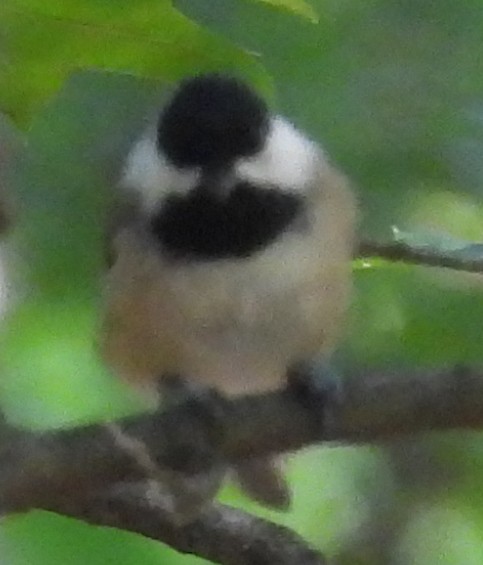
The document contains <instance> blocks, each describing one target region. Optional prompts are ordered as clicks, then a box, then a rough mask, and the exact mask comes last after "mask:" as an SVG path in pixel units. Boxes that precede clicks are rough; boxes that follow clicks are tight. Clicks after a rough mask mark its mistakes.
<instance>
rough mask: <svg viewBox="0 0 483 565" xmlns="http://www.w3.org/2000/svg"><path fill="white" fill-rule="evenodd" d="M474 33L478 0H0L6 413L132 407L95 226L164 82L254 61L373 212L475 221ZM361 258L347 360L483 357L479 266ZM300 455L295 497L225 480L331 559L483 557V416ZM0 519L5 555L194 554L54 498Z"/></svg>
mask: <svg viewBox="0 0 483 565" xmlns="http://www.w3.org/2000/svg"><path fill="white" fill-rule="evenodd" d="M317 19H318V22H319V23H315V21H316V20H317ZM482 52H483V3H482V2H481V0H461V1H460V2H457V3H456V2H452V1H450V0H426V1H424V2H421V1H420V0H366V1H365V2H360V1H358V0H312V1H311V2H303V1H301V0H283V1H282V0H280V1H278V2H277V1H275V0H271V1H269V0H265V1H261V2H255V1H246V0H178V1H176V2H174V5H173V4H172V3H171V2H169V1H167V0H156V1H155V0H129V1H128V0H117V1H116V2H112V1H111V0H69V1H66V0H42V1H41V0H3V1H2V3H1V5H0V112H2V113H3V118H2V121H1V122H0V126H2V127H0V133H1V134H2V136H3V137H2V139H1V140H0V143H6V141H5V140H7V137H8V136H7V133H6V132H7V129H8V130H9V132H10V134H9V136H10V137H11V138H13V137H16V138H17V143H16V144H14V145H15V147H16V154H17V157H16V159H15V160H14V161H13V162H12V166H11V167H10V185H11V190H12V192H13V194H14V196H15V200H16V203H17V218H18V227H17V229H16V230H15V232H14V236H13V241H12V243H10V244H9V246H8V247H6V248H5V249H4V256H5V261H4V262H5V263H6V266H7V268H8V269H7V271H8V281H9V285H8V287H7V290H8V297H9V304H8V305H9V306H10V310H11V311H10V313H9V315H8V316H7V318H6V319H5V321H4V331H3V337H2V343H1V351H2V380H1V382H0V401H1V404H2V407H3V409H4V410H5V411H6V412H7V414H8V416H9V417H10V419H11V420H13V421H15V422H17V423H18V424H21V425H25V426H31V427H36V428H44V427H52V426H66V425H74V424H76V423H78V422H85V421H95V420H99V419H105V418H110V417H113V416H116V415H120V414H126V413H129V412H132V411H134V410H139V409H140V408H141V401H139V402H134V401H133V400H132V398H130V397H131V394H130V392H129V391H126V390H125V389H124V388H123V386H122V385H121V384H119V383H118V382H117V381H115V379H112V378H111V377H110V375H108V374H107V372H106V370H105V369H104V368H103V367H102V366H101V365H100V363H99V361H98V360H97V357H96V351H95V333H96V324H97V317H98V311H99V308H100V307H101V304H102V299H101V288H102V284H101V273H102V226H103V221H104V216H105V214H106V204H107V202H108V201H109V195H110V190H109V189H110V187H112V184H113V181H114V180H115V179H116V177H117V174H118V171H119V166H120V162H121V160H122V157H123V155H124V154H125V151H126V148H127V147H128V145H129V142H130V141H131V140H132V138H133V136H136V135H137V133H138V132H139V131H140V129H141V128H142V127H143V124H144V122H145V120H146V119H148V118H149V116H151V115H152V113H153V112H155V111H156V109H157V108H158V107H159V104H160V103H161V101H162V99H163V96H164V93H165V88H166V83H170V82H172V81H174V80H176V79H178V78H179V77H181V76H184V75H186V74H189V73H194V72H199V71H204V70H208V69H217V70H230V71H232V72H236V73H238V74H240V75H242V76H244V77H246V78H247V79H248V80H250V81H251V82H252V83H253V84H254V85H256V86H257V87H258V88H260V89H261V90H262V91H263V92H264V93H265V94H266V95H267V96H268V97H269V99H271V100H272V102H273V106H274V108H276V109H277V110H279V111H282V112H283V113H284V114H286V115H288V116H289V117H290V118H291V119H293V121H294V122H295V123H297V124H298V125H299V126H300V127H302V128H304V129H306V130H307V131H308V132H309V133H310V134H311V135H312V136H313V137H314V138H316V139H319V140H322V141H323V143H324V146H325V147H326V148H327V150H328V152H329V153H330V155H332V156H333V157H334V159H335V160H336V161H337V162H339V163H340V164H341V165H342V167H343V168H344V169H345V170H346V171H347V172H348V173H349V174H350V176H351V177H352V178H353V179H354V183H355V184H356V185H357V187H358V192H359V199H360V202H361V210H362V212H361V231H362V232H363V233H364V234H369V235H372V236H378V237H384V236H387V237H389V235H390V230H391V226H393V225H397V226H398V227H399V228H400V229H401V230H403V231H404V232H407V233H411V232H416V231H417V232H419V231H421V230H423V231H425V232H430V233H432V232H438V233H439V232H443V233H445V234H448V235H451V236H453V237H459V238H466V239H470V240H473V241H481V240H482V239H483V206H482V196H483V190H482V187H483V58H482V57H481V56H480V54H481V53H482ZM5 116H8V117H9V119H8V120H7V119H5ZM4 123H5V127H3V124H4ZM13 124H15V125H13ZM18 139H21V140H24V141H26V144H24V145H22V146H20V145H19V143H18ZM0 147H1V146H0ZM438 237H439V236H438ZM355 276H356V292H355V298H354V304H353V309H352V316H351V323H350V324H349V332H348V333H349V337H348V339H347V341H346V343H345V344H344V346H343V347H342V348H341V350H340V352H339V354H338V360H339V363H340V366H341V367H342V368H344V370H347V371H350V370H351V369H353V368H355V367H356V368H357V367H361V366H364V367H376V366H377V367H385V366H387V367H391V368H403V367H408V368H410V367H415V366H419V367H421V366H427V367H434V366H440V365H444V364H448V363H475V364H482V362H483V338H482V320H483V285H482V279H481V277H480V276H477V275H468V274H462V273H459V274H456V273H451V272H447V271H441V270H434V269H425V268H421V267H418V268H415V267H409V266H401V265H389V264H387V263H384V262H374V263H372V264H369V265H367V266H365V267H363V268H358V269H357V270H356V271H355ZM290 474H291V477H292V479H293V484H294V488H295V505H294V508H293V510H292V512H290V513H289V514H288V515H283V516H280V515H275V514H273V513H269V512H266V511H261V510H260V509H259V508H257V507H255V506H254V505H252V504H250V503H248V502H247V501H246V500H245V499H243V498H242V497H241V495H239V493H237V492H234V490H232V489H230V488H227V489H226V490H225V491H224V493H223V498H224V499H225V500H228V501H230V502H232V503H235V504H240V505H243V506H245V507H247V508H250V509H251V510H253V511H256V512H259V513H262V514H263V515H266V516H270V517H271V518H273V519H277V520H280V521H282V522H284V523H286V524H288V525H290V526H291V527H293V528H294V529H296V530H297V531H299V532H300V533H301V534H302V535H304V536H305V537H306V538H307V539H309V540H310V541H312V542H313V543H315V544H317V545H318V546H320V547H321V548H323V549H324V550H326V551H328V552H329V553H330V554H331V555H333V556H334V558H335V559H336V561H337V562H338V563H348V564H353V563H360V564H367V565H369V564H370V565H372V564H379V563H380V564H381V565H383V564H386V563H401V564H406V563H407V564H414V563H415V564H419V563H421V564H423V563H428V564H443V565H446V564H451V565H452V564H455V565H456V564H470V565H471V564H473V563H475V564H477V563H481V562H482V560H483V533H482V532H483V527H482V526H483V488H482V487H481V486H480V485H481V484H483V443H482V441H481V436H480V435H479V434H471V435H470V434H447V435H445V436H444V437H437V438H434V437H432V438H429V437H428V438H420V439H418V440H407V441H401V442H399V443H398V444H397V445H392V446H386V447H385V448H379V449H378V448H357V449H355V448H330V449H316V450H311V451H310V452H309V453H307V454H302V455H298V456H297V457H295V458H294V461H293V465H292V466H291V468H290ZM0 535H1V536H2V537H1V543H2V549H4V551H3V552H2V554H4V555H6V559H7V561H8V563H12V564H14V565H27V564H28V565H42V564H44V563H45V564H47V563H48V564H52V563H61V562H63V563H68V564H71V563H73V564H76V563H79V564H80V563H94V564H95V563H99V564H100V563H103V564H104V563H119V564H129V563H137V564H138V563H143V564H144V563H146V564H149V563H153V564H154V563H161V562H162V563H181V562H183V563H197V562H201V560H198V559H196V558H193V557H181V556H178V555H177V554H175V553H174V552H173V551H171V550H170V549H168V548H165V547H163V546H162V545H160V544H157V543H154V542H151V541H148V540H144V539H142V538H140V537H139V536H134V535H131V534H127V533H123V532H116V531H111V530H103V529H96V528H93V527H88V526H86V525H84V524H81V523H77V522H75V521H73V520H69V519H66V518H62V517H59V516H54V515H51V514H48V513H42V512H36V513H31V514H29V515H27V516H18V517H14V518H9V519H8V520H5V521H4V522H3V524H2V530H1V533H0Z"/></svg>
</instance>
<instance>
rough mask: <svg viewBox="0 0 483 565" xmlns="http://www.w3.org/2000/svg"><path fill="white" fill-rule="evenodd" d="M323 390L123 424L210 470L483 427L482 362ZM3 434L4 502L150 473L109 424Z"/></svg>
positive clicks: (180, 463) (180, 461)
mask: <svg viewBox="0 0 483 565" xmlns="http://www.w3.org/2000/svg"><path fill="white" fill-rule="evenodd" d="M313 400H314V402H312V403H311V405H310V406H309V404H308V403H301V402H299V401H298V400H297V398H295V397H294V396H293V395H292V394H290V393H289V392H288V391H281V392H275V393H270V394H265V395H261V396H257V397H250V398H248V397H246V398H238V399H235V400H232V401H229V402H228V401H227V403H226V409H225V410H223V413H222V414H221V415H219V423H220V426H221V428H222V430H223V433H216V434H214V433H213V426H212V424H210V423H209V421H208V420H207V419H206V418H205V417H201V416H200V413H199V412H197V411H196V410H193V407H192V406H191V405H190V403H185V404H184V405H180V406H178V407H175V408H173V409H171V410H169V411H166V412H156V413H153V414H149V415H142V416H139V417H137V418H130V419H127V420H124V421H123V422H121V423H120V424H119V425H120V426H121V428H122V430H123V432H124V433H125V434H126V435H127V437H130V438H133V439H135V440H136V441H138V442H141V444H142V445H143V446H145V448H146V450H147V451H148V452H149V454H150V455H151V457H152V458H153V459H154V460H155V461H156V462H157V463H159V464H160V465H163V466H167V467H170V468H173V469H176V470H178V471H184V472H186V473H197V472H204V471H206V470H207V469H208V468H209V466H210V464H211V462H210V459H211V461H213V457H215V459H216V457H219V456H220V455H221V456H222V457H223V458H224V459H225V460H228V461H230V462H236V461H239V460H243V459H246V458H247V457H258V456H262V455H269V454H276V453H283V452H288V451H293V450H296V449H300V448H302V447H305V446H308V445H311V444H313V443H316V442H323V441H329V442H330V441H337V442H339V443H340V442H344V443H360V442H368V441H372V442H374V441H379V440H387V439H390V438H394V437H398V436H402V435H407V434H414V433H418V432H425V431H429V430H446V429H481V428H483V373H482V372H481V371H470V370H463V369H459V368H456V369H453V370H441V371H434V372H426V373H424V372H419V373H407V374H398V375H389V374H374V373H365V374H362V373H361V374H360V375H357V376H354V377H352V378H350V379H348V380H347V381H346V383H345V386H344V392H343V395H342V397H339V396H336V395H332V396H331V395H328V396H327V398H326V400H325V405H324V403H323V402H322V399H321V398H314V399H313ZM321 414H325V418H324V421H325V425H321V420H322V419H321ZM287 415H290V417H288V416H287ZM0 440H1V441H0V444H1V448H0V508H2V509H3V512H9V511H19V510H26V509H29V508H32V507H38V508H49V507H51V506H49V505H50V504H51V502H52V500H72V499H73V497H75V495H76V493H77V494H78V495H79V496H83V495H84V494H85V492H99V491H100V490H101V489H102V488H104V487H108V486H112V484H114V483H119V482H124V481H138V480H140V479H143V478H145V476H146V474H145V472H144V470H143V469H141V468H140V467H139V465H138V464H137V462H136V461H135V460H134V459H133V458H132V456H130V455H129V454H128V453H127V452H126V451H124V450H123V449H119V446H118V445H117V444H116V442H115V441H114V440H113V436H112V434H111V433H110V432H109V429H108V427H106V426H105V425H95V426H87V427H83V428H77V429H72V430H62V431H55V432H49V433H44V434H37V433H32V432H28V431H19V430H12V429H8V428H7V427H5V426H4V429H3V434H2V436H1V437H0ZM200 446H201V447H200ZM203 446H204V447H203Z"/></svg>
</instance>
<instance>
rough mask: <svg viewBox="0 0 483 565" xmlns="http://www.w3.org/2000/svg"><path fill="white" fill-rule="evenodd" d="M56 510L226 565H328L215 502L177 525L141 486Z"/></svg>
mask: <svg viewBox="0 0 483 565" xmlns="http://www.w3.org/2000/svg"><path fill="white" fill-rule="evenodd" d="M52 510H55V511H57V512H61V513H63V514H67V515H70V516H72V517H74V518H80V519H82V520H85V521H86V522H89V523H92V524H95V525H103V526H110V527H115V528H120V529H124V530H129V531H132V532H137V533H139V534H142V535H143V536H146V537H149V538H152V539H155V540H161V541H163V542H164V543H167V544H168V545H170V546H171V547H173V548H175V549H177V550H178V551H180V552H181V553H189V554H195V555H197V556H199V557H203V558H204V559H208V560H210V561H214V562H216V563H224V564H227V565H247V564H252V563H257V564H258V563H259V564H263V563H266V564H272V563H277V564H278V565H324V563H325V561H324V559H323V558H322V556H321V555H320V554H319V553H317V552H316V551H314V550H312V549H311V548H309V547H308V546H307V543H306V542H305V541H304V540H302V538H300V537H299V536H298V535H297V534H295V533H294V532H292V531H290V530H289V529H287V528H285V527H283V526H280V525H277V524H274V523H272V522H269V521H267V520H263V519H261V518H258V517H255V516H252V515H250V514H247V513H246V512H243V511H242V510H237V509H234V508H230V507H229V506H226V505H223V504H218V503H213V504H212V505H210V506H209V507H208V508H207V509H206V510H204V511H203V513H202V514H201V515H200V516H199V518H198V519H197V520H196V521H195V522H192V523H190V524H188V525H184V526H179V525H174V524H173V522H172V519H171V515H170V513H169V512H167V511H166V510H165V509H163V507H162V504H153V497H152V493H150V492H147V489H146V487H145V485H143V484H122V485H119V486H118V487H116V488H114V489H110V490H109V491H108V492H107V493H106V494H100V495H98V496H88V497H86V498H85V499H84V500H83V501H82V503H80V504H79V503H76V504H74V505H72V504H69V505H68V506H66V505H63V506H62V505H60V506H57V507H53V508H52Z"/></svg>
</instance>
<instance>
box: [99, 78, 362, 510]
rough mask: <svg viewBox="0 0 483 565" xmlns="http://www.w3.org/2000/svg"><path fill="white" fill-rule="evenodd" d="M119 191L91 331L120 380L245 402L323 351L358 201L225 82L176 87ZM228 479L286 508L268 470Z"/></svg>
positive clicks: (315, 151)
mask: <svg viewBox="0 0 483 565" xmlns="http://www.w3.org/2000/svg"><path fill="white" fill-rule="evenodd" d="M120 184H121V189H122V192H123V193H124V194H123V197H124V198H125V199H126V202H127V205H126V206H124V212H125V213H122V214H121V215H120V217H119V218H118V221H117V222H116V226H115V228H114V230H113V237H112V246H111V250H112V253H111V267H110V271H109V275H108V282H107V292H106V301H107V305H106V311H105V317H104V320H103V330H102V333H101V347H102V354H103V356H104V358H105V359H106V360H107V363H108V364H109V365H110V366H111V367H112V368H113V370H114V371H115V372H116V373H117V374H118V375H119V376H121V377H123V378H126V379H128V380H129V381H131V382H133V383H135V384H138V385H139V386H144V387H145V386H146V384H148V385H150V384H151V383H154V382H158V380H160V381H161V382H162V379H163V376H166V375H173V374H177V375H181V376H183V377H184V378H186V379H188V380H193V381H196V382H197V383H201V384H202V385H205V386H207V387H213V388H214V389H216V390H217V391H219V392H221V393H222V394H224V395H228V396H230V395H242V394H243V395H246V394H255V393H260V392H263V391H269V390H276V389H279V388H280V387H283V386H284V385H285V383H286V375H287V372H288V371H289V370H290V369H291V367H293V366H295V365H296V364H297V363H299V362H303V361H305V360H307V359H312V358H314V357H320V356H321V355H322V356H325V357H327V356H328V355H329V354H330V352H331V351H332V349H333V348H334V346H335V344H336V343H337V341H338V339H339V335H340V331H341V322H342V321H343V318H344V313H345V311H346V308H347V304H348V300H349V294H350V286H351V284H350V281H351V277H350V273H351V266H350V259H351V252H352V243H353V231H354V224H355V211H356V206H355V201H354V197H353V194H352V192H351V190H350V188H349V187H348V183H347V181H346V179H345V177H344V176H343V175H342V174H341V173H339V172H338V170H337V169H336V168H334V166H333V165H332V164H331V163H330V161H329V160H328V158H327V156H326V155H325V153H324V151H323V150H322V149H321V148H320V147H319V146H318V145H317V144H316V143H314V142H313V141H311V140H310V139H308V138H307V137H305V136H304V135H303V134H302V133H301V132H300V131H298V130H297V129H296V128H295V127H294V126H293V125H292V124H291V123H290V122H289V121H287V120H286V119H285V118H283V117H281V116H279V115H276V114H271V113H270V112H269V110H268V108H267V106H266V104H265V103H264V101H263V100H262V99H261V98H260V97H259V96H258V95H257V94H256V93H255V92H254V91H253V90H252V89H250V88H249V87H248V86H247V85H245V84H243V83H242V82H240V81H238V80H236V79H234V78H231V77H227V76H223V75H202V76H197V77H194V78H190V79H188V80H185V81H183V82H181V84H180V85H179V86H178V88H177V90H176V91H175V93H174V95H173V96H172V97H171V99H170V100H169V102H168V103H167V105H166V106H165V107H164V108H163V110H162V112H161V115H160V117H159V121H158V123H157V125H156V127H154V128H152V129H149V130H148V131H146V132H145V133H144V134H143V135H142V136H141V138H140V139H139V140H138V141H137V142H136V143H135V144H134V146H133V147H132V149H131V151H130V153H129V155H128V158H127V162H126V165H125V168H124V171H123V175H122V180H121V183H120ZM237 471H238V476H239V479H240V484H241V485H242V487H243V488H244V489H245V490H246V491H247V492H248V493H249V494H250V495H251V496H252V497H255V498H257V499H258V500H259V501H261V502H264V503H266V504H269V505H272V506H283V505H285V504H286V502H287V498H288V491H287V487H286V485H285V483H284V481H283V479H282V477H281V475H280V473H279V472H278V470H277V467H276V465H274V464H273V463H272V462H271V461H269V460H254V461H249V462H247V463H246V464H244V465H241V466H240V467H239V468H238V469H237Z"/></svg>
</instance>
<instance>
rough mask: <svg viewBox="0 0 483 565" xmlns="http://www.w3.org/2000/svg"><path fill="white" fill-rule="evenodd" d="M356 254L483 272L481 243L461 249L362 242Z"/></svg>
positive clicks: (402, 243)
mask: <svg viewBox="0 0 483 565" xmlns="http://www.w3.org/2000/svg"><path fill="white" fill-rule="evenodd" d="M357 256H358V257H367V258H369V257H380V258H382V259H387V260H388V261H401V262H404V263H413V264H415V265H426V266H428V267H445V268H448V269H454V270H457V271H467V272H470V273H483V245H481V244H478V243H475V244H468V245H466V246H463V247H461V248H460V249H454V250H441V249H436V248H434V247H432V246H429V245H418V246H416V245H410V244H408V243H406V242H403V241H392V242H387V243H381V242H375V241H362V242H361V243H360V244H359V248H358V250H357Z"/></svg>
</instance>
